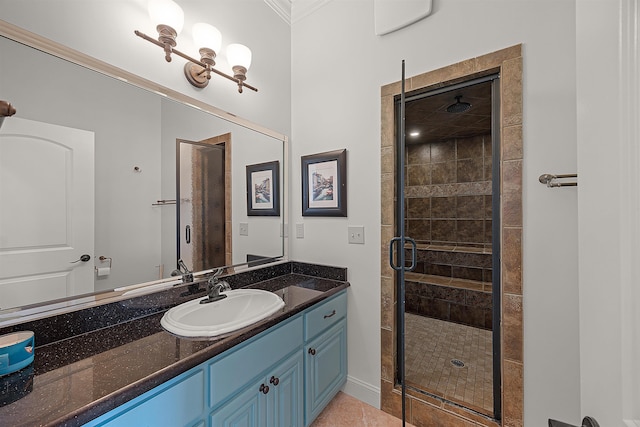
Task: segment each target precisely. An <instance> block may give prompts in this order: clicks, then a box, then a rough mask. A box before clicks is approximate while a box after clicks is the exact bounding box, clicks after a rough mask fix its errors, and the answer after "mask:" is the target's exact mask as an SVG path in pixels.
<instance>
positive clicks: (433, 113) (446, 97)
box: [405, 82, 491, 144]
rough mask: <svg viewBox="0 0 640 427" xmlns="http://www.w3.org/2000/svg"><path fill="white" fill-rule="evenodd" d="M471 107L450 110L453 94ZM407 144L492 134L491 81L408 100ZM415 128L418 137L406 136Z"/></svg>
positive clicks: (406, 111)
mask: <svg viewBox="0 0 640 427" xmlns="http://www.w3.org/2000/svg"><path fill="white" fill-rule="evenodd" d="M459 95H461V96H462V98H460V101H461V102H468V103H470V104H471V108H470V109H469V110H468V111H466V112H464V113H449V112H447V107H448V106H449V105H451V104H455V102H456V98H455V97H456V96H459ZM405 117H406V120H405V124H406V134H407V137H406V143H407V144H424V143H430V142H438V141H446V140H450V139H455V138H468V137H472V136H477V135H486V134H489V133H491V82H484V83H479V84H476V85H473V86H467V87H464V88H461V89H456V90H453V91H449V92H445V93H441V94H438V95H433V96H425V97H423V98H421V99H417V100H413V101H408V102H407V103H406V107H405ZM415 131H418V132H420V135H419V136H417V137H411V136H409V135H410V133H412V132H415Z"/></svg>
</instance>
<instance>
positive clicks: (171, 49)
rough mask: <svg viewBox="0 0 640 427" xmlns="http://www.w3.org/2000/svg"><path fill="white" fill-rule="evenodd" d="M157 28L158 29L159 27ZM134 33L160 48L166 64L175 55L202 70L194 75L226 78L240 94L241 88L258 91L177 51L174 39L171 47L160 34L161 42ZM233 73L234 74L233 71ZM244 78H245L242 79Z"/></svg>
mask: <svg viewBox="0 0 640 427" xmlns="http://www.w3.org/2000/svg"><path fill="white" fill-rule="evenodd" d="M158 27H160V25H159V26H158ZM165 27H166V26H165ZM168 28H171V27H168ZM174 32H175V31H174ZM134 33H135V35H136V36H138V37H140V38H143V39H145V40H146V41H148V42H150V43H153V44H155V45H156V46H158V47H161V48H162V49H163V50H164V51H165V59H166V60H167V62H170V61H171V54H172V53H175V54H176V55H178V56H180V57H181V58H183V59H186V60H187V61H189V62H191V63H193V64H195V65H197V66H200V67H201V68H203V70H197V71H195V73H196V74H198V75H201V74H202V73H203V71H204V72H205V73H206V74H207V76H209V72H214V73H216V74H217V75H219V76H221V77H224V78H226V79H228V80H231V81H232V82H235V83H236V84H237V85H238V91H239V92H240V93H242V88H243V87H246V88H248V89H251V90H252V91H254V92H257V91H258V89H257V88H256V87H254V86H251V85H250V84H248V83H245V82H244V80H241V79H239V78H236V77H232V76H230V75H228V74H225V73H223V72H222V71H219V70H216V69H215V68H214V67H213V66H212V65H208V64H206V63H204V62H202V61H200V60H198V59H195V58H192V57H191V56H189V55H187V54H186V53H182V52H180V51H179V50H178V49H175V46H176V42H175V39H174V40H173V45H172V44H171V43H170V42H169V43H168V42H167V40H166V39H165V38H163V37H162V34H161V36H160V39H161V40H160V41H159V40H156V39H154V38H152V37H149V36H148V35H146V34H144V33H142V32H140V31H138V30H135V31H134ZM212 62H213V61H212ZM214 64H215V62H214ZM189 65H190V64H187V66H189ZM185 72H186V70H185ZM234 72H235V70H234ZM243 77H244V76H243ZM187 78H188V77H187ZM207 78H209V77H207ZM244 78H246V77H244ZM192 84H193V83H192Z"/></svg>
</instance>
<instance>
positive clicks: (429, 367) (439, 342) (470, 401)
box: [405, 313, 493, 415]
mask: <svg viewBox="0 0 640 427" xmlns="http://www.w3.org/2000/svg"><path fill="white" fill-rule="evenodd" d="M405 349H406V356H405V369H406V378H407V384H408V385H410V384H415V385H416V386H417V387H418V388H420V389H423V390H426V391H429V392H430V393H433V394H435V395H437V396H441V397H444V398H445V399H447V400H451V401H454V402H457V403H459V404H462V405H463V406H466V407H468V408H470V409H473V410H476V411H478V412H481V413H484V414H486V415H491V414H492V413H493V375H492V374H493V371H492V348H491V331H488V330H484V329H478V328H473V327H470V326H465V325H459V324H457V323H452V322H445V321H443V320H438V319H431V318H428V317H423V316H418V315H415V314H410V313H407V314H406V317H405ZM452 360H459V361H462V362H463V363H464V366H463V367H457V366H455V365H454V364H453V363H451V361H452Z"/></svg>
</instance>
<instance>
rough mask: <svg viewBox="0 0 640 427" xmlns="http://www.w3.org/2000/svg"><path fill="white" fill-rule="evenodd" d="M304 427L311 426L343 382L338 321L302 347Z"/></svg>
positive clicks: (342, 334)
mask: <svg viewBox="0 0 640 427" xmlns="http://www.w3.org/2000/svg"><path fill="white" fill-rule="evenodd" d="M305 357H306V360H305V392H306V402H305V424H306V425H309V424H311V421H313V420H314V419H315V418H316V417H317V416H318V414H320V412H321V411H322V409H323V408H324V407H325V406H326V405H327V404H328V403H329V401H330V400H331V399H332V398H333V396H335V394H336V393H337V392H338V391H339V390H340V387H342V385H343V384H344V382H345V381H346V379H347V328H346V321H345V320H344V319H342V320H341V321H340V322H338V323H337V324H336V325H335V326H334V327H332V328H331V329H329V330H328V331H327V332H325V333H324V334H322V335H320V336H319V337H318V338H316V339H315V340H313V341H311V342H310V343H309V344H307V345H306V346H305Z"/></svg>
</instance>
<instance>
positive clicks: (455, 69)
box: [397, 59, 477, 93]
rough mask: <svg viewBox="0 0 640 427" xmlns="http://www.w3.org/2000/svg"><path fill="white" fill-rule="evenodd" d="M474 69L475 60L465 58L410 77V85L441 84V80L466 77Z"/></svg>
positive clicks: (420, 86)
mask: <svg viewBox="0 0 640 427" xmlns="http://www.w3.org/2000/svg"><path fill="white" fill-rule="evenodd" d="M476 69H477V67H476V60H475V59H467V60H465V61H462V62H458V63H456V64H453V65H449V66H446V67H443V68H439V69H437V70H434V71H430V72H428V73H424V74H420V75H418V76H415V77H411V79H410V80H411V86H412V87H413V88H424V87H428V86H432V85H438V86H441V85H442V83H443V82H448V81H451V80H455V79H459V78H461V77H465V78H466V76H467V75H469V74H471V73H475V72H476ZM397 93H400V92H397Z"/></svg>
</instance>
